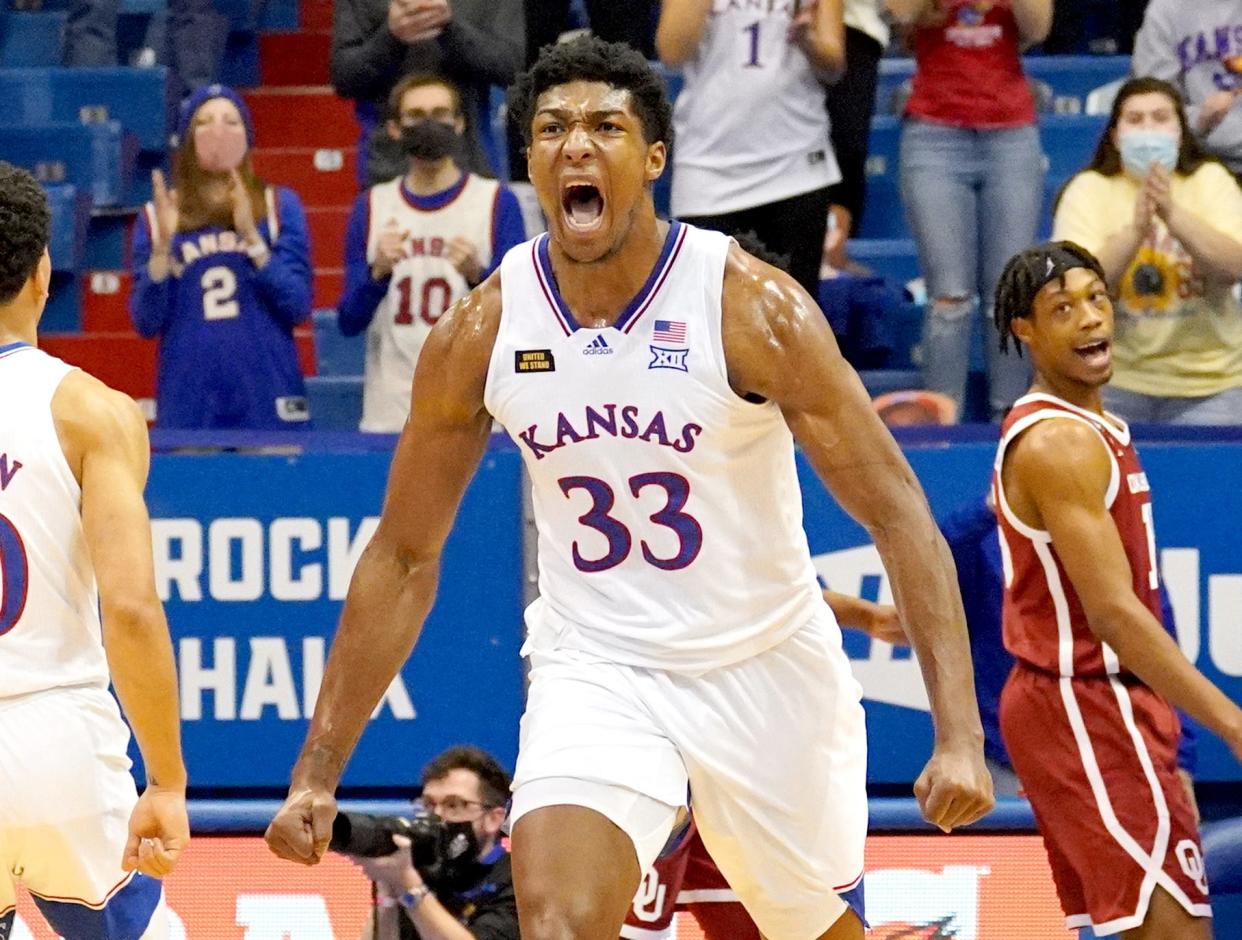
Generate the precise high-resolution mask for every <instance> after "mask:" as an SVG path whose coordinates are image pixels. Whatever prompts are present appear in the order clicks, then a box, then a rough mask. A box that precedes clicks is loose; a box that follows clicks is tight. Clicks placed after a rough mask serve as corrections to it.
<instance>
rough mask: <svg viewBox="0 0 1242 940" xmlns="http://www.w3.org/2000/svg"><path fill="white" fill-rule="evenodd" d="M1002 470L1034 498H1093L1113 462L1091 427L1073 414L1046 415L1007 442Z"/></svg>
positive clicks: (1087, 501)
mask: <svg viewBox="0 0 1242 940" xmlns="http://www.w3.org/2000/svg"><path fill="white" fill-rule="evenodd" d="M1005 471H1006V475H1010V474H1012V475H1013V476H1014V477H1015V478H1016V481H1017V482H1018V483H1019V484H1020V485H1021V487H1022V489H1023V490H1025V491H1026V492H1027V493H1028V494H1029V495H1030V496H1031V497H1032V498H1033V499H1034V500H1035V501H1037V502H1039V501H1042V500H1043V499H1049V498H1050V499H1056V500H1064V501H1069V502H1075V503H1083V504H1095V503H1097V502H1101V501H1102V500H1103V498H1104V494H1105V493H1106V492H1107V490H1108V484H1109V480H1110V478H1111V475H1112V464H1111V462H1110V460H1109V455H1108V447H1107V446H1106V445H1105V443H1104V440H1103V438H1101V437H1100V433H1099V432H1098V431H1097V430H1095V429H1094V428H1093V427H1091V426H1090V425H1088V424H1086V423H1085V422H1083V421H1080V420H1077V419H1075V418H1048V419H1046V420H1044V421H1039V422H1036V423H1035V424H1034V425H1032V426H1031V427H1030V428H1029V429H1028V430H1027V431H1025V432H1024V433H1023V434H1022V435H1021V436H1019V437H1018V439H1017V440H1016V441H1014V442H1013V444H1011V445H1010V447H1009V450H1008V452H1007V453H1006V454H1005Z"/></svg>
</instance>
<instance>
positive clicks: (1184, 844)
mask: <svg viewBox="0 0 1242 940" xmlns="http://www.w3.org/2000/svg"><path fill="white" fill-rule="evenodd" d="M1173 851H1174V853H1175V854H1176V855H1177V863H1178V864H1179V865H1181V866H1182V871H1183V872H1184V873H1185V875H1186V877H1187V878H1189V879H1190V880H1191V881H1193V882H1194V885H1195V887H1196V888H1198V889H1199V890H1200V891H1201V892H1202V893H1203V894H1207V893H1208V883H1207V868H1206V867H1205V866H1204V864H1203V852H1202V851H1200V849H1199V846H1198V844H1197V843H1196V842H1195V841H1194V840H1193V839H1183V840H1182V841H1181V842H1179V843H1177V848H1175V849H1174V850H1173Z"/></svg>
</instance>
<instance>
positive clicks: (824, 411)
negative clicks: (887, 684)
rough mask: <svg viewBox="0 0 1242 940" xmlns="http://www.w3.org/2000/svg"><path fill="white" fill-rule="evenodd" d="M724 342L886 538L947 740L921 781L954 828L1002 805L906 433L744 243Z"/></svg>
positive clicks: (732, 270) (795, 293) (954, 602)
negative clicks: (878, 410) (885, 415)
mask: <svg viewBox="0 0 1242 940" xmlns="http://www.w3.org/2000/svg"><path fill="white" fill-rule="evenodd" d="M724 297H725V300H724V322H723V332H724V346H725V356H726V360H727V363H728V369H729V380H730V383H731V384H732V385H733V388H734V390H735V391H737V392H738V394H742V395H746V394H754V395H760V396H762V397H763V398H766V399H769V400H771V401H774V402H775V403H776V404H778V405H779V406H780V407H781V410H782V412H783V413H784V416H785V420H786V421H787V422H788V424H789V427H790V429H791V430H792V432H793V434H794V437H795V438H796V439H797V440H798V443H799V444H800V445H801V446H802V448H803V450H804V452H805V453H806V455H807V457H808V459H809V460H810V461H811V464H812V465H813V466H814V467H815V470H816V472H817V473H818V474H819V477H820V479H821V480H822V481H823V482H824V484H825V486H827V487H828V489H829V491H830V492H831V493H832V495H833V497H834V498H835V499H836V500H837V502H838V503H840V505H841V507H842V508H843V509H845V511H846V512H848V513H849V514H850V515H851V516H852V517H853V518H854V519H856V520H857V521H858V522H859V523H860V524H861V525H862V526H864V527H865V528H866V529H867V531H868V532H869V533H870V534H871V537H872V538H873V539H874V541H875V545H876V548H877V549H878V550H879V552H880V557H881V558H882V559H883V561H884V567H885V570H886V571H887V572H888V574H889V579H890V580H891V582H892V585H893V596H894V598H895V600H896V605H897V610H898V611H899V612H900V614H901V620H902V622H903V623H904V624H905V626H906V630H907V631H908V633H909V636H910V640H911V643H912V645H913V646H914V649H915V651H916V652H917V654H918V657H919V663H920V666H921V668H922V670H923V678H924V682H925V683H926V685H927V693H928V699H929V701H930V703H931V711H932V720H933V723H934V725H935V732H936V746H935V751H934V753H933V755H932V758H931V760H930V761H929V762H928V765H927V767H926V769H925V770H924V771H923V774H922V775H921V776H920V777H919V780H918V782H917V783H916V785H915V793H916V795H917V796H918V797H919V801H920V804H921V805H922V807H923V813H924V816H925V817H926V818H927V819H928V821H930V822H932V823H934V824H935V825H937V826H940V827H941V828H942V829H945V830H946V831H947V830H949V829H952V828H954V827H956V826H962V825H966V824H968V823H971V822H974V821H975V820H977V819H979V818H980V817H981V816H983V815H984V814H985V813H986V812H988V810H990V809H991V808H992V803H993V798H992V782H991V778H990V777H989V776H988V772H987V769H986V768H985V766H984V763H983V730H982V727H981V725H980V722H979V711H978V706H977V705H976V703H975V693H974V677H973V673H972V670H971V662H970V646H969V643H968V640H967V634H966V618H965V614H964V613H963V611H962V602H961V597H960V595H959V594H958V587H957V575H956V570H955V568H954V566H953V559H952V556H951V555H950V554H949V550H948V546H947V545H946V544H945V542H944V539H943V538H942V537H941V535H940V531H939V529H937V527H936V523H935V521H934V520H933V519H932V515H931V511H930V509H929V508H928V506H927V501H926V499H925V498H924V496H923V491H922V488H921V487H920V486H919V483H918V480H917V479H916V478H915V476H914V471H913V470H911V469H910V465H909V463H907V461H906V459H905V457H904V456H902V453H901V451H900V449H898V447H897V443H896V441H894V440H893V438H892V435H890V434H889V432H888V430H887V429H886V428H885V427H884V425H883V423H882V422H881V421H880V419H879V417H878V416H877V415H876V414H875V411H874V410H873V409H872V407H871V402H870V400H869V399H868V397H867V393H866V391H865V389H864V388H863V385H862V382H861V381H859V379H858V376H857V374H856V373H855V372H854V370H853V369H852V368H851V367H850V366H849V364H848V363H846V361H845V360H844V359H843V358H842V356H841V353H840V350H839V349H838V348H837V344H836V340H835V339H834V338H833V336H832V332H831V331H830V330H829V329H828V325H827V322H826V321H825V320H824V316H823V314H822V313H820V311H819V310H818V308H816V306H815V304H814V302H813V301H812V300H811V299H810V297H809V296H808V295H807V294H806V292H805V291H803V290H802V288H801V287H799V286H798V284H797V283H796V282H795V281H794V280H793V279H792V278H790V277H789V276H788V275H786V274H784V273H783V272H781V271H778V270H777V269H776V268H773V267H771V266H770V265H767V264H764V263H763V262H761V261H758V260H756V259H755V258H753V257H751V256H750V255H748V254H746V253H745V252H744V251H742V250H741V249H740V248H736V247H735V248H734V249H733V250H732V251H731V252H730V255H729V261H728V264H727V267H726V271H725V290H724Z"/></svg>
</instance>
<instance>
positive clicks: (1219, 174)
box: [1052, 163, 1242, 398]
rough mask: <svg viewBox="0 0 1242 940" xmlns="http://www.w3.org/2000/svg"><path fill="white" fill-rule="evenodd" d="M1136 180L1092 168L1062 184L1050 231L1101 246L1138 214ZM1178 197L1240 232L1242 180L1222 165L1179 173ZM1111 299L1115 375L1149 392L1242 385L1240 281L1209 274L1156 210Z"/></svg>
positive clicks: (1187, 392) (1180, 394)
mask: <svg viewBox="0 0 1242 940" xmlns="http://www.w3.org/2000/svg"><path fill="white" fill-rule="evenodd" d="M1138 191H1139V184H1138V183H1136V182H1135V181H1134V180H1132V179H1131V178H1130V177H1129V176H1128V175H1127V174H1125V173H1119V174H1117V175H1116V176H1103V175H1101V174H1099V173H1097V172H1095V171H1094V170H1088V171H1086V172H1083V173H1079V174H1078V175H1077V176H1075V177H1074V178H1073V179H1072V180H1070V183H1069V185H1068V186H1066V188H1065V192H1064V194H1063V195H1062V196H1061V202H1060V204H1059V205H1058V206H1057V213H1056V217H1055V218H1054V219H1053V225H1052V231H1053V235H1052V237H1053V238H1055V239H1069V240H1070V241H1073V242H1077V243H1078V244H1080V245H1082V246H1083V247H1084V248H1086V249H1087V250H1088V251H1091V252H1092V253H1098V252H1099V251H1100V249H1101V248H1102V247H1103V246H1104V245H1105V244H1106V243H1107V242H1108V241H1109V239H1110V238H1111V237H1112V236H1113V235H1115V234H1116V233H1117V232H1118V231H1120V230H1121V229H1122V228H1124V227H1125V226H1126V225H1129V224H1130V222H1131V221H1132V220H1133V218H1134V203H1135V200H1136V199H1137V197H1138ZM1171 191H1172V196H1173V201H1174V202H1176V203H1177V204H1178V205H1179V206H1181V207H1182V208H1183V209H1186V210H1188V211H1190V212H1193V213H1194V214H1195V215H1197V216H1199V217H1200V218H1201V219H1203V220H1204V221H1205V222H1207V223H1208V224H1209V225H1211V226H1212V227H1213V228H1215V229H1217V230H1219V231H1221V232H1223V233H1224V234H1226V235H1229V236H1230V237H1232V238H1235V239H1237V240H1238V241H1240V242H1242V188H1239V186H1238V183H1237V181H1236V180H1235V179H1234V178H1233V176H1232V175H1231V174H1230V173H1229V171H1228V170H1226V169H1225V168H1224V167H1223V166H1221V165H1220V164H1218V163H1205V164H1203V165H1202V166H1201V167H1199V169H1197V170H1196V171H1195V172H1194V173H1192V174H1190V175H1189V176H1182V175H1181V174H1174V175H1173V178H1172V180H1171ZM1119 294H1120V296H1119V297H1118V298H1117V301H1116V303H1115V305H1114V308H1115V311H1116V317H1117V322H1116V335H1115V337H1114V343H1113V367H1114V373H1113V384H1114V385H1116V386H1117V387H1118V388H1123V389H1126V390H1127V391H1131V392H1139V393H1141V394H1144V395H1158V396H1161V397H1167V398H1193V397H1199V396H1207V395H1215V394H1216V393H1218V392H1223V391H1225V390H1226V389H1230V388H1234V387H1236V386H1239V385H1242V305H1240V304H1239V302H1238V299H1237V296H1236V295H1235V293H1234V289H1233V285H1232V284H1228V283H1225V282H1223V281H1221V280H1218V279H1215V278H1213V279H1206V278H1204V277H1202V276H1201V275H1199V274H1198V273H1197V272H1196V270H1195V264H1194V261H1193V259H1192V258H1191V257H1190V255H1189V254H1188V253H1187V252H1186V249H1185V248H1183V247H1182V244H1181V242H1179V241H1178V240H1177V239H1176V238H1174V237H1173V236H1172V235H1171V234H1170V233H1169V230H1168V228H1167V227H1166V226H1165V224H1164V223H1163V222H1162V221H1161V220H1160V219H1159V218H1157V219H1156V220H1155V223H1154V225H1153V231H1152V232H1151V234H1149V235H1148V236H1147V238H1146V239H1144V241H1143V243H1142V245H1141V246H1140V247H1139V250H1138V253H1137V254H1136V255H1135V256H1134V259H1133V260H1132V261H1131V262H1130V266H1129V268H1128V269H1127V270H1126V273H1125V275H1124V276H1123V277H1122V280H1121V289H1120V291H1119Z"/></svg>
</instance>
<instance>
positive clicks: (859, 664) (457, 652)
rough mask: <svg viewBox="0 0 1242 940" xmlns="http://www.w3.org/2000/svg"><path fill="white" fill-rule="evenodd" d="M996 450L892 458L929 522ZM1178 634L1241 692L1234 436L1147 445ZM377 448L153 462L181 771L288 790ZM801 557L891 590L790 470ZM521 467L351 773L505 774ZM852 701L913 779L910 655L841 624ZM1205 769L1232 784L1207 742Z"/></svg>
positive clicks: (917, 759) (502, 450) (922, 726)
mask: <svg viewBox="0 0 1242 940" xmlns="http://www.w3.org/2000/svg"><path fill="white" fill-rule="evenodd" d="M994 451H995V445H994V444H992V443H990V442H986V441H982V442H968V443H957V444H952V445H938V446H919V447H912V448H909V449H908V450H907V454H908V456H909V458H910V460H911V462H912V464H913V465H914V468H915V471H916V473H917V474H918V476H919V479H920V480H921V481H922V483H923V486H924V487H925V489H926V491H927V496H928V500H929V501H930V503H931V506H932V510H933V512H934V513H935V514H936V516H937V518H944V517H945V516H946V515H948V514H949V513H951V512H953V511H954V510H956V509H957V508H959V507H961V506H962V505H964V504H967V503H971V502H976V501H978V500H981V499H982V498H983V494H984V492H985V490H986V487H987V484H988V477H989V473H990V467H991V462H992V457H993V454H994ZM1142 454H1143V459H1144V462H1145V465H1146V469H1147V472H1148V476H1149V478H1150V480H1151V481H1152V487H1153V491H1154V496H1155V507H1156V509H1155V512H1156V531H1157V538H1158V540H1159V543H1160V546H1161V563H1162V572H1163V576H1164V579H1165V582H1166V584H1167V586H1168V589H1169V593H1170V597H1171V599H1172V603H1173V607H1174V612H1175V615H1176V620H1177V630H1178V638H1179V642H1180V643H1181V646H1182V648H1183V650H1185V651H1186V653H1187V655H1188V656H1189V657H1190V658H1191V659H1192V660H1193V661H1195V662H1196V663H1197V664H1198V666H1199V668H1200V669H1201V670H1203V671H1204V672H1205V673H1206V674H1207V675H1208V677H1209V678H1211V679H1212V680H1213V681H1214V682H1216V683H1217V684H1218V685H1220V686H1221V687H1222V688H1223V689H1224V690H1225V691H1226V692H1227V693H1228V694H1229V695H1230V696H1232V697H1233V698H1234V699H1235V700H1240V701H1242V571H1240V570H1239V569H1242V539H1240V538H1239V532H1238V523H1239V521H1242V487H1239V486H1238V485H1237V481H1239V480H1242V443H1227V444H1215V445H1202V444H1188V443H1151V444H1148V445H1146V446H1144V447H1143V448H1142ZM390 457H391V455H390V453H388V452H386V451H378V452H352V453H304V454H301V455H299V456H259V455H241V454H212V455H188V454H157V455H156V457H155V458H154V460H153V464H152V476H151V484H150V488H149V501H150V505H151V512H152V529H153V535H154V545H155V556H156V574H157V580H158V586H159V588H160V592H161V595H162V596H163V597H164V599H165V601H166V609H167V611H168V619H169V623H170V625H171V627H172V631H173V636H174V640H175V643H176V648H177V654H178V663H179V670H180V679H181V695H182V703H181V712H182V719H183V725H182V727H183V734H184V738H185V749H186V755H187V762H188V764H189V769H190V774H191V780H192V782H193V783H194V785H195V786H197V787H204V788H208V787H209V788H225V789H231V788H270V787H283V786H285V785H286V783H287V781H288V774H289V770H290V768H291V766H292V764H293V760H294V758H295V756H296V754H297V749H298V747H299V746H300V744H301V742H302V739H303V737H304V735H305V733H306V719H307V718H308V717H309V714H310V711H311V709H312V708H313V706H314V699H315V695H316V692H317V690H318V686H319V681H320V678H321V676H322V671H323V663H324V660H325V657H326V649H327V646H328V645H329V644H330V641H331V637H332V634H333V632H334V630H335V627H336V622H337V618H338V616H339V613H340V606H341V600H342V599H343V598H344V596H345V590H346V588H347V586H348V583H349V577H350V574H351V573H352V571H353V566H354V564H355V562H356V561H357V557H358V554H359V553H360V552H361V551H362V548H363V547H364V546H365V544H366V542H367V540H368V538H369V537H370V534H371V533H372V532H373V531H374V526H375V522H376V517H377V515H378V512H379V507H380V502H381V499H382V495H383V489H384V483H385V480H386V477H387V470H388V463H389V460H390ZM800 472H801V474H802V478H803V491H804V501H805V525H806V530H807V533H808V537H809V540H810V545H811V551H812V554H813V555H814V556H815V563H816V567H817V569H818V571H819V572H820V574H821V576H822V577H823V578H824V580H825V582H826V583H827V584H828V585H829V586H830V587H832V588H834V589H835V590H839V591H842V592H844V593H850V594H856V595H861V596H864V597H868V598H871V599H879V600H887V599H888V598H889V597H890V592H889V587H888V583H887V578H886V576H885V574H884V571H883V567H882V566H881V565H880V561H879V556H878V553H877V552H876V550H875V548H874V546H873V545H872V544H871V542H870V539H869V537H868V536H867V534H866V533H865V531H863V530H862V529H861V528H860V527H859V526H858V525H856V524H855V523H854V522H853V521H851V520H850V519H849V518H848V517H847V516H846V515H845V514H844V513H843V512H842V511H841V509H840V508H839V507H838V506H837V505H836V503H835V502H834V501H833V500H832V499H831V498H830V497H829V496H828V495H827V494H826V493H825V491H824V489H823V487H822V486H821V485H820V484H819V482H818V481H817V480H816V479H815V477H814V475H813V473H812V472H811V471H810V470H809V467H808V466H807V464H806V463H805V461H800ZM521 486H522V483H521V470H520V457H519V455H518V454H517V453H516V452H515V451H514V450H513V449H512V448H511V447H507V446H502V447H497V448H494V449H493V450H492V451H490V452H489V454H488V456H487V458H486V459H485V461H484V464H483V466H482V467H481V469H480V471H479V473H478V475H477V476H476V478H475V480H474V482H473V483H472V484H471V486H470V489H469V490H468V492H467V495H466V499H465V502H464V504H463V506H462V509H461V513H460V515H459V517H458V520H457V524H456V526H455V528H454V530H453V534H452V536H451V537H450V539H449V543H448V546H447V548H446V551H445V555H444V564H443V576H442V580H441V586H440V592H439V596H438V598H437V602H436V606H435V610H434V612H433V613H432V616H431V617H430V619H429V620H428V623H427V625H426V628H425V630H424V633H423V637H422V639H421V640H420V642H419V645H418V648H417V649H416V650H415V652H414V654H413V656H412V657H411V658H410V661H409V662H408V663H407V664H406V665H405V667H404V668H403V669H402V671H401V673H400V675H399V677H398V680H397V681H396V682H394V684H393V686H392V687H390V689H389V691H388V694H387V696H386V697H385V699H384V701H383V703H382V704H381V707H380V709H379V711H378V713H377V714H376V715H375V716H374V717H373V719H372V721H371V722H370V724H369V726H368V728H367V731H366V733H365V734H364V736H363V738H362V741H361V743H360V745H359V748H358V751H357V753H356V754H355V756H354V758H353V760H352V761H351V763H350V765H349V768H348V770H347V772H346V775H345V778H344V783H345V784H346V785H349V786H354V787H403V786H408V785H409V784H410V783H411V782H412V781H414V780H415V779H417V775H418V771H419V769H420V768H421V765H422V764H423V763H424V762H425V761H426V760H427V759H428V758H430V757H431V756H433V755H434V754H435V753H437V752H438V751H439V750H441V749H442V748H444V747H446V746H448V745H450V744H453V743H458V742H470V743H474V744H478V745H479V746H482V747H484V748H486V749H488V750H489V751H492V752H493V753H495V754H496V755H497V756H498V757H499V758H500V759H501V760H502V761H503V762H504V763H505V764H506V765H508V766H509V767H510V768H512V766H513V761H514V758H515V756H516V749H517V727H518V719H519V716H520V713H521V707H522V695H523V689H522V665H521V662H520V660H519V657H518V649H519V647H520V645H521V634H522V557H521V552H522V527H521ZM846 649H847V652H848V653H849V655H850V657H851V659H852V660H853V664H854V667H855V671H856V674H857V675H858V677H859V680H860V681H861V683H862V685H863V687H864V690H865V695H866V699H867V701H866V707H867V713H868V722H869V737H870V742H871V762H870V777H871V779H872V781H874V782H885V783H908V782H910V781H912V780H913V779H914V778H915V776H917V774H918V772H919V770H920V769H921V767H922V764H923V762H924V761H925V759H926V757H927V755H928V753H929V752H930V747H931V724H930V720H929V717H928V713H927V703H926V696H925V694H924V692H923V685H922V679H921V676H920V674H919V671H918V665H917V663H916V662H915V661H914V660H913V659H912V658H911V656H910V653H909V651H908V650H904V649H900V648H898V649H894V648H892V647H889V646H887V645H886V644H880V643H872V642H871V641H870V640H868V639H867V638H866V637H863V636H861V635H857V634H853V633H852V632H847V638H846ZM1198 776H1199V778H1200V779H1203V780H1238V779H1242V768H1240V767H1239V766H1238V764H1237V763H1236V762H1235V761H1234V760H1233V758H1232V756H1231V755H1230V754H1229V752H1228V751H1227V749H1226V748H1225V747H1224V746H1223V745H1222V744H1221V743H1220V742H1219V741H1217V740H1216V739H1215V738H1214V737H1213V736H1211V735H1209V734H1206V733H1205V734H1204V735H1202V737H1201V743H1200V766H1199V773H1198Z"/></svg>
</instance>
